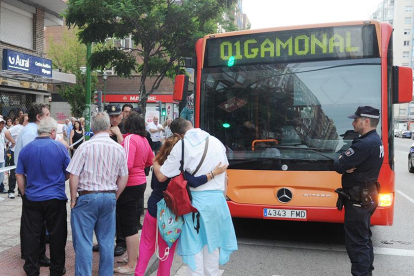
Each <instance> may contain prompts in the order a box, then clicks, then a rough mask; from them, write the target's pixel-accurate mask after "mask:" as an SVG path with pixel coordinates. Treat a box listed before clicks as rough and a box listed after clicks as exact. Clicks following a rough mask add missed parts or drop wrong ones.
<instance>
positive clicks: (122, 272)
mask: <svg viewBox="0 0 414 276" xmlns="http://www.w3.org/2000/svg"><path fill="white" fill-rule="evenodd" d="M114 272H115V273H117V274H122V275H134V274H135V269H134V270H132V271H129V270H126V269H125V268H122V267H120V266H118V267H117V268H115V269H114Z"/></svg>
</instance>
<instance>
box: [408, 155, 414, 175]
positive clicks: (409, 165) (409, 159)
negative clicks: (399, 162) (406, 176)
mask: <svg viewBox="0 0 414 276" xmlns="http://www.w3.org/2000/svg"><path fill="white" fill-rule="evenodd" d="M408 171H409V172H410V173H414V167H413V162H412V160H411V154H409V155H408Z"/></svg>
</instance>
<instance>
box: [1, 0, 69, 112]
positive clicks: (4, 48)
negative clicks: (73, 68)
mask: <svg viewBox="0 0 414 276" xmlns="http://www.w3.org/2000/svg"><path fill="white" fill-rule="evenodd" d="M65 8H66V3H65V2H63V1H62V0H0V58H1V59H2V70H1V71H0V114H1V115H3V116H5V117H7V116H9V117H14V116H15V115H16V114H17V112H18V111H19V110H23V111H24V112H26V111H27V109H28V107H29V105H30V103H32V102H46V103H47V102H49V98H50V95H51V94H50V90H51V85H52V84H53V83H73V82H75V80H76V78H75V76H74V75H70V74H63V73H60V72H54V71H52V61H51V60H50V59H46V58H44V28H45V27H47V26H56V25H62V24H63V21H62V17H61V16H60V13H61V12H62V11H63V10H64V9H65Z"/></svg>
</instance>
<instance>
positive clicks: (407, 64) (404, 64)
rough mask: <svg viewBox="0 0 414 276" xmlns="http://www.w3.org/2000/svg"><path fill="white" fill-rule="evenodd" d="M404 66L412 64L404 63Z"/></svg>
mask: <svg viewBox="0 0 414 276" xmlns="http://www.w3.org/2000/svg"><path fill="white" fill-rule="evenodd" d="M402 66H407V67H408V66H410V64H409V63H403V64H402Z"/></svg>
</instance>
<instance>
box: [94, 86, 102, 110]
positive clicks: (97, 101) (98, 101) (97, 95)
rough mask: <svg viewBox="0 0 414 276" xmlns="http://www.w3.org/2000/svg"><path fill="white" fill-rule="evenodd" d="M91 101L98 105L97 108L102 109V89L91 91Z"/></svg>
mask: <svg viewBox="0 0 414 276" xmlns="http://www.w3.org/2000/svg"><path fill="white" fill-rule="evenodd" d="M93 103H94V104H96V105H97V106H98V110H99V111H102V91H101V90H98V91H95V92H93Z"/></svg>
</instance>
